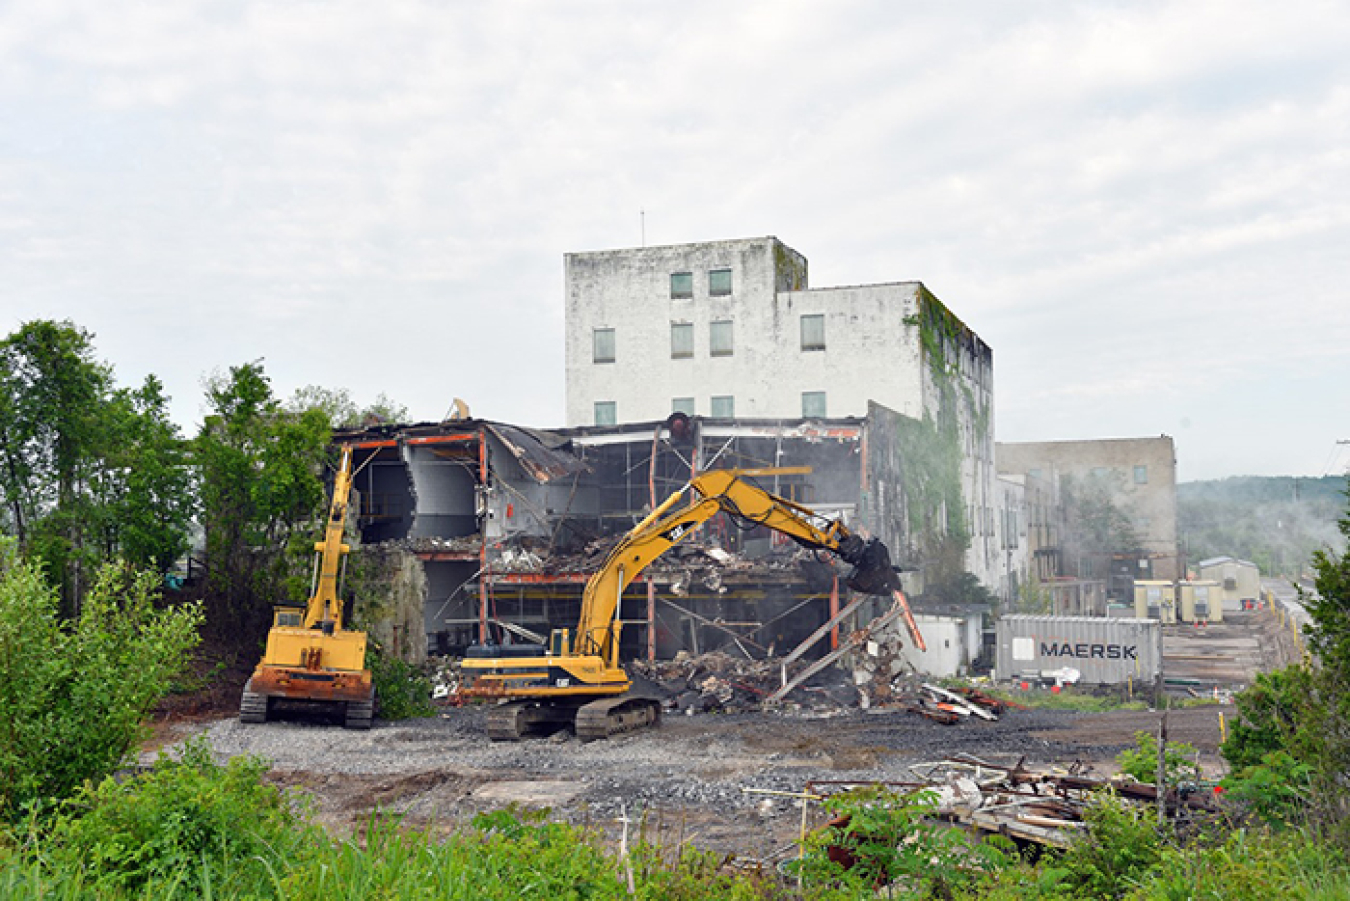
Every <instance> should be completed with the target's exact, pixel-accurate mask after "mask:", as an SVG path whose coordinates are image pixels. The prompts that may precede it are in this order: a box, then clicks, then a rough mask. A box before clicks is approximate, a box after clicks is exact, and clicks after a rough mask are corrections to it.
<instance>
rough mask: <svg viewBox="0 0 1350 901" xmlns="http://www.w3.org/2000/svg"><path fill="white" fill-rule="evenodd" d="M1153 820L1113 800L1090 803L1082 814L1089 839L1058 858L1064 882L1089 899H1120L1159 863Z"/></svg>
mask: <svg viewBox="0 0 1350 901" xmlns="http://www.w3.org/2000/svg"><path fill="white" fill-rule="evenodd" d="M1155 816H1156V813H1155V812H1154V811H1153V810H1152V809H1147V808H1141V807H1136V806H1134V805H1131V804H1127V803H1126V802H1124V801H1122V800H1120V799H1119V798H1117V797H1115V796H1114V795H1099V796H1098V797H1096V798H1094V799H1093V800H1092V801H1091V803H1089V804H1088V806H1087V809H1086V812H1085V814H1084V819H1085V821H1086V822H1087V826H1088V830H1087V834H1086V835H1084V836H1083V837H1082V838H1081V839H1080V840H1079V841H1077V842H1075V843H1074V845H1073V846H1072V847H1071V848H1070V849H1069V850H1068V851H1066V852H1064V855H1063V856H1062V857H1061V858H1060V864H1061V865H1062V866H1063V869H1064V872H1063V876H1064V878H1065V881H1066V882H1068V883H1069V884H1071V885H1073V886H1074V887H1075V888H1076V889H1077V890H1078V891H1079V892H1081V893H1085V894H1086V895H1088V896H1090V897H1094V898H1118V897H1121V896H1122V895H1123V894H1124V893H1125V892H1126V891H1127V890H1128V889H1130V888H1131V887H1132V886H1134V885H1135V884H1137V883H1138V881H1139V880H1140V879H1141V878H1142V877H1143V876H1145V875H1146V874H1147V873H1148V872H1149V871H1150V870H1152V869H1153V868H1154V867H1155V866H1157V865H1158V862H1159V861H1160V860H1161V859H1162V856H1163V847H1164V845H1163V841H1162V838H1161V837H1160V836H1159V834H1158V831H1157V826H1156V820H1155V819H1154V817H1155ZM1080 896H1081V895H1080Z"/></svg>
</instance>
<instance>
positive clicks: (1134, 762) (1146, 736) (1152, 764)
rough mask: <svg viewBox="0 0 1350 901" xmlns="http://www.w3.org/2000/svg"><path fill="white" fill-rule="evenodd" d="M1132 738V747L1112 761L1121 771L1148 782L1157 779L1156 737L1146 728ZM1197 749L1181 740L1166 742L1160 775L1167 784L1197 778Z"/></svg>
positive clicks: (1198, 765) (1190, 780) (1198, 778)
mask: <svg viewBox="0 0 1350 901" xmlns="http://www.w3.org/2000/svg"><path fill="white" fill-rule="evenodd" d="M1134 742H1135V747H1133V748H1127V749H1126V750H1124V751H1121V752H1120V753H1119V754H1117V755H1116V764H1117V765H1119V767H1120V770H1121V772H1123V773H1127V774H1129V775H1130V776H1133V777H1134V778H1135V779H1137V780H1139V781H1140V782H1147V783H1149V784H1150V785H1151V784H1153V783H1154V782H1157V781H1158V740H1157V739H1156V738H1154V737H1153V736H1152V735H1151V734H1150V733H1148V732H1136V733H1134ZM1197 753H1198V752H1197V751H1196V750H1195V746H1194V745H1189V744H1187V743H1186V742H1184V741H1170V742H1168V743H1167V753H1166V754H1165V755H1163V756H1164V760H1163V775H1164V777H1165V779H1166V784H1167V785H1168V786H1172V787H1175V786H1177V785H1179V784H1180V783H1183V782H1192V783H1194V782H1198V781H1199V780H1200V776H1201V771H1200V764H1198V763H1196V762H1195V757H1196V754H1197Z"/></svg>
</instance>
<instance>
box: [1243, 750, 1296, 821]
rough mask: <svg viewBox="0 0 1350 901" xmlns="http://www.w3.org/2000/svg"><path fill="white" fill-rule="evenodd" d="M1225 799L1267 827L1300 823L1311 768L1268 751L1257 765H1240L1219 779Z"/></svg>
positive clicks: (1290, 758)
mask: <svg viewBox="0 0 1350 901" xmlns="http://www.w3.org/2000/svg"><path fill="white" fill-rule="evenodd" d="M1222 784H1223V788H1224V790H1225V791H1226V792H1228V796H1229V797H1230V798H1232V799H1233V800H1234V801H1236V802H1238V803H1239V804H1242V805H1243V806H1244V807H1246V808H1247V809H1248V810H1250V811H1251V812H1252V813H1253V814H1255V815H1256V816H1257V817H1259V818H1260V819H1261V820H1263V821H1264V822H1266V823H1267V824H1269V825H1271V826H1276V827H1283V826H1292V825H1296V824H1299V823H1302V822H1303V821H1304V817H1305V814H1306V812H1307V806H1308V796H1309V794H1310V793H1311V791H1312V767H1310V766H1308V765H1307V764H1306V763H1301V762H1299V761H1298V760H1295V759H1294V758H1293V757H1291V756H1290V755H1289V754H1287V753H1285V752H1284V751H1272V752H1270V753H1269V754H1267V755H1266V756H1265V757H1262V758H1261V762H1260V763H1255V764H1252V765H1250V766H1244V767H1243V768H1242V769H1240V770H1237V771H1236V772H1233V773H1231V774H1229V775H1228V777H1227V778H1225V779H1224V780H1223V783H1222Z"/></svg>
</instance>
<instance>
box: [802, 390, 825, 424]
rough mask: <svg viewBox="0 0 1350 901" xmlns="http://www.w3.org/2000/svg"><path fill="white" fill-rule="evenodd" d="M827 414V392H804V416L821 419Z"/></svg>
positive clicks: (804, 417) (805, 417)
mask: <svg viewBox="0 0 1350 901" xmlns="http://www.w3.org/2000/svg"><path fill="white" fill-rule="evenodd" d="M824 416H825V392H824V391H803V392H802V418H803V419H819V418H822V417H824Z"/></svg>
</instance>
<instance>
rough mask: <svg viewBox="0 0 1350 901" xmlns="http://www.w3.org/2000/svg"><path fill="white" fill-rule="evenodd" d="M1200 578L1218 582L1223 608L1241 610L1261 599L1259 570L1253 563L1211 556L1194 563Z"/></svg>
mask: <svg viewBox="0 0 1350 901" xmlns="http://www.w3.org/2000/svg"><path fill="white" fill-rule="evenodd" d="M1196 571H1197V573H1198V575H1199V577H1200V578H1201V579H1204V580H1210V579H1212V580H1214V581H1216V582H1218V583H1219V586H1220V588H1221V591H1222V596H1223V609H1225V610H1241V609H1243V608H1244V607H1247V606H1249V605H1255V604H1256V603H1257V601H1259V600H1260V599H1261V570H1260V569H1258V568H1257V566H1256V564H1255V563H1251V562H1249V561H1247V560H1239V559H1237V558H1236V557H1211V558H1209V559H1208V560H1201V561H1200V562H1199V563H1198V564H1197V565H1196Z"/></svg>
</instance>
